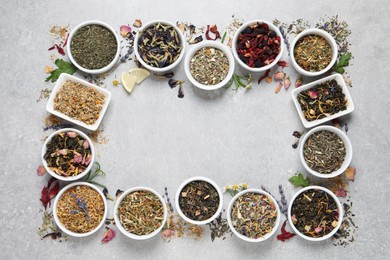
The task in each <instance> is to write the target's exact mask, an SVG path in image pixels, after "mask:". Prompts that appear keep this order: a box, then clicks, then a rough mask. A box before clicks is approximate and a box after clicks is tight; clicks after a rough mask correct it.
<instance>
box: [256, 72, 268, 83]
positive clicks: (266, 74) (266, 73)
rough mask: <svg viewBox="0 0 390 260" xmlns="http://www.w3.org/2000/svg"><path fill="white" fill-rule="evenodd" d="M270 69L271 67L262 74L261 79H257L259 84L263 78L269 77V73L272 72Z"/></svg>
mask: <svg viewBox="0 0 390 260" xmlns="http://www.w3.org/2000/svg"><path fill="white" fill-rule="evenodd" d="M270 71H271V70H270V69H268V70H266V71H265V72H264V74H263V76H261V77H260V78H259V80H258V81H257V84H260V83H261V81H262V80H263V79H265V78H267V77H268V75H269V73H270Z"/></svg>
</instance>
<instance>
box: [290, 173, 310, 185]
mask: <svg viewBox="0 0 390 260" xmlns="http://www.w3.org/2000/svg"><path fill="white" fill-rule="evenodd" d="M288 180H289V181H290V182H291V184H292V185H294V186H295V187H307V186H309V185H310V179H309V178H308V177H306V178H305V177H304V176H303V174H302V173H298V174H297V175H295V176H292V177H291V178H290V179H288Z"/></svg>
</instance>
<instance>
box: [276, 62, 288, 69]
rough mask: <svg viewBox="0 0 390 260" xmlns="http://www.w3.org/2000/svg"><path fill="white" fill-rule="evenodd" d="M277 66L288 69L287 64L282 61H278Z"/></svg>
mask: <svg viewBox="0 0 390 260" xmlns="http://www.w3.org/2000/svg"><path fill="white" fill-rule="evenodd" d="M277 64H278V65H279V66H281V67H283V68H285V67H288V63H287V62H286V61H284V60H281V61H278V63H277Z"/></svg>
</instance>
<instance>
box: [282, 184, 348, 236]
mask: <svg viewBox="0 0 390 260" xmlns="http://www.w3.org/2000/svg"><path fill="white" fill-rule="evenodd" d="M312 189H314V190H322V191H324V192H326V193H328V194H329V195H330V196H331V197H332V198H333V199H334V201H335V202H336V205H337V210H338V212H339V220H338V223H337V226H336V227H335V228H334V229H333V230H332V231H331V232H330V233H329V234H327V235H325V236H323V237H317V238H315V237H309V236H306V235H304V234H302V233H301V232H299V230H298V229H297V228H296V227H295V225H294V224H293V221H292V219H291V208H292V205H293V203H294V200H295V199H296V198H297V197H298V196H299V194H301V193H302V192H304V191H307V190H312ZM343 216H344V213H343V207H342V205H341V202H340V200H339V199H338V198H337V197H336V195H334V193H333V192H331V191H330V190H328V189H327V188H324V187H321V186H308V187H305V188H303V189H300V190H299V191H298V192H297V193H295V194H294V196H293V197H292V198H291V200H290V204H289V205H288V213H287V217H288V223H289V224H290V226H291V228H292V229H293V230H294V232H295V233H296V234H298V235H299V236H300V237H302V238H304V239H306V240H309V241H323V240H326V239H328V238H331V237H332V236H333V235H334V234H335V233H336V232H337V230H339V229H340V227H341V224H342V222H343Z"/></svg>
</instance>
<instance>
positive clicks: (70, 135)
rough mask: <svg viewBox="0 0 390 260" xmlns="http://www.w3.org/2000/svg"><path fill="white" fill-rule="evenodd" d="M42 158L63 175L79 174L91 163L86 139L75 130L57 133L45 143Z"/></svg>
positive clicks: (53, 169) (90, 154) (89, 149)
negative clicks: (44, 151)
mask: <svg viewBox="0 0 390 260" xmlns="http://www.w3.org/2000/svg"><path fill="white" fill-rule="evenodd" d="M46 149H47V150H46V153H45V155H44V156H43V158H44V159H45V160H46V162H47V166H48V167H49V168H50V169H51V170H52V171H53V172H55V173H57V174H58V175H60V176H64V177H71V176H77V175H79V174H81V173H82V172H83V171H84V170H85V169H86V168H87V167H88V165H89V164H90V163H91V160H92V153H91V148H90V147H89V143H88V141H87V140H85V139H83V138H81V137H80V136H79V135H78V134H77V133H76V132H66V133H65V132H62V133H59V134H57V135H55V136H53V138H52V139H51V140H50V141H49V142H48V143H47V145H46Z"/></svg>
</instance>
